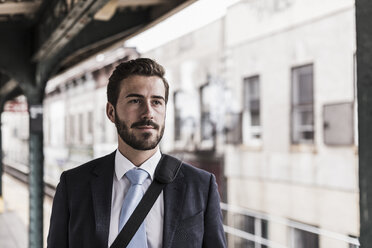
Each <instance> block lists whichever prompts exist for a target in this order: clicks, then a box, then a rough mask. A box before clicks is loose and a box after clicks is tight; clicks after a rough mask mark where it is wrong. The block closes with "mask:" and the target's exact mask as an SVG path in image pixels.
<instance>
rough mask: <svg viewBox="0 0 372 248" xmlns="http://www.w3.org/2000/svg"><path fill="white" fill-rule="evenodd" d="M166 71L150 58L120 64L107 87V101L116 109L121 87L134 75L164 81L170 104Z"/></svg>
mask: <svg viewBox="0 0 372 248" xmlns="http://www.w3.org/2000/svg"><path fill="white" fill-rule="evenodd" d="M164 74H165V70H164V68H163V66H161V65H159V64H158V63H156V62H155V61H154V60H152V59H149V58H138V59H133V60H129V61H126V62H123V63H121V64H119V65H118V66H117V67H116V68H115V70H114V71H113V72H112V74H111V76H110V78H109V82H108V85H107V100H108V102H109V103H111V104H112V105H113V106H114V107H116V103H117V101H118V97H119V93H120V85H121V82H122V81H123V79H125V78H128V77H130V76H133V75H138V76H149V77H150V76H158V77H159V78H161V79H162V80H163V83H164V86H165V102H166V103H167V102H168V94H169V85H168V82H167V80H166V79H165V78H164Z"/></svg>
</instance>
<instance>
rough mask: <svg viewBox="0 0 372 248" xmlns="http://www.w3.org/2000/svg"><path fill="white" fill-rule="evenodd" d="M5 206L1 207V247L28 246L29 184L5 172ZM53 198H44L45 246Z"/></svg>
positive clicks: (21, 247) (19, 247) (20, 247)
mask: <svg viewBox="0 0 372 248" xmlns="http://www.w3.org/2000/svg"><path fill="white" fill-rule="evenodd" d="M2 180H3V199H2V200H3V208H2V209H0V210H2V211H0V247H1V248H27V247H28V223H29V209H28V208H29V193H28V188H27V185H26V184H25V183H23V182H20V181H18V180H17V179H15V178H13V177H12V176H9V175H7V174H6V173H4V174H3V177H2ZM51 206H52V199H51V198H50V197H45V199H44V247H46V237H47V233H48V229H49V219H50V211H51Z"/></svg>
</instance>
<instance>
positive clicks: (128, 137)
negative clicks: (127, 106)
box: [115, 109, 164, 151]
mask: <svg viewBox="0 0 372 248" xmlns="http://www.w3.org/2000/svg"><path fill="white" fill-rule="evenodd" d="M115 126H116V130H117V132H118V134H119V136H120V138H121V139H122V140H123V141H124V142H125V143H126V144H128V145H129V146H131V147H132V148H133V149H136V150H142V151H146V150H152V149H154V148H155V147H156V146H157V145H158V144H159V142H160V140H161V138H162V137H163V134H164V125H163V126H162V127H160V126H159V125H158V124H156V123H155V122H153V121H151V120H141V121H138V122H135V123H133V124H132V125H131V128H135V127H137V126H152V127H153V128H154V129H155V130H159V129H160V132H158V133H156V134H155V135H156V137H153V136H154V134H152V133H150V132H143V133H142V134H139V135H137V136H136V135H135V134H134V132H133V131H130V130H129V127H128V126H127V125H126V124H125V123H124V121H122V120H120V119H119V116H118V115H117V113H116V109H115Z"/></svg>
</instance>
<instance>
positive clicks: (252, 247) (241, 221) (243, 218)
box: [234, 214, 268, 248]
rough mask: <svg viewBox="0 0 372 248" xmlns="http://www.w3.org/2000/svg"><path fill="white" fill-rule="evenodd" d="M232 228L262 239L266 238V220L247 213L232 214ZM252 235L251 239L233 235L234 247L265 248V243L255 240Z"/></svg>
mask: <svg viewBox="0 0 372 248" xmlns="http://www.w3.org/2000/svg"><path fill="white" fill-rule="evenodd" d="M234 228H236V229H238V230H241V231H244V232H246V233H248V234H251V235H254V236H256V237H261V238H263V239H266V240H267V239H268V222H267V220H263V219H260V218H255V217H253V216H249V215H242V214H234ZM254 236H252V239H251V240H248V239H244V238H240V237H237V236H235V237H234V247H241V248H243V247H244V248H267V246H266V245H262V244H260V243H258V242H257V243H256V242H255V238H253V237H254Z"/></svg>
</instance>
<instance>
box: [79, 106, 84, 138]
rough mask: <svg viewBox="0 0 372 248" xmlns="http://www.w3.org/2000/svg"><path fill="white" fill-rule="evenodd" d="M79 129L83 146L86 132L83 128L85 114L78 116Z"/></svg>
mask: <svg viewBox="0 0 372 248" xmlns="http://www.w3.org/2000/svg"><path fill="white" fill-rule="evenodd" d="M78 118H79V119H78V127H79V143H80V144H82V143H83V141H84V134H83V131H84V128H83V125H84V120H83V114H82V113H80V114H79V115H78Z"/></svg>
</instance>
